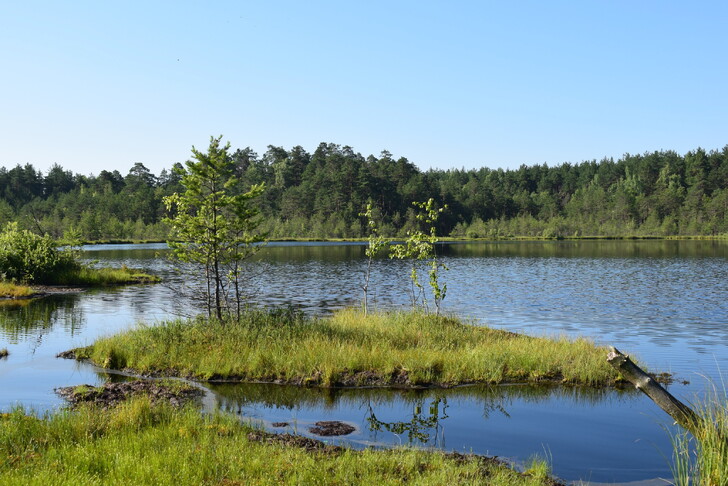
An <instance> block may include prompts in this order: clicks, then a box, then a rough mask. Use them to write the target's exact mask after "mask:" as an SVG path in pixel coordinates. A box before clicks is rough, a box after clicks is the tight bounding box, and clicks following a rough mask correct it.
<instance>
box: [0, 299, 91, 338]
mask: <svg viewBox="0 0 728 486" xmlns="http://www.w3.org/2000/svg"><path fill="white" fill-rule="evenodd" d="M78 299H79V296H78V295H75V294H70V295H51V296H48V297H43V298H39V299H28V300H4V301H0V337H3V338H5V339H7V341H8V342H10V343H18V342H20V341H34V344H33V346H32V352H33V353H34V352H35V349H37V348H38V347H39V346H40V345H41V344H42V342H43V338H44V336H45V335H46V334H47V333H49V332H50V331H51V330H52V329H53V327H54V326H56V325H59V326H62V327H63V329H64V330H65V331H66V332H67V333H68V334H69V335H71V336H73V335H74V334H75V333H76V331H78V330H79V329H80V328H81V327H82V326H83V323H84V321H85V319H84V313H83V310H82V309H81V308H80V307H78V306H76V304H77V302H78Z"/></svg>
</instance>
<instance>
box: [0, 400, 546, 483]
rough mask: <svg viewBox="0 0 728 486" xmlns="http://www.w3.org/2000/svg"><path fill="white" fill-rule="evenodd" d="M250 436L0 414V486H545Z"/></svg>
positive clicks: (110, 418)
mask: <svg viewBox="0 0 728 486" xmlns="http://www.w3.org/2000/svg"><path fill="white" fill-rule="evenodd" d="M259 436H260V434H259V433H256V432H255V430H254V429H253V428H251V427H250V426H248V425H245V424H243V423H241V422H240V420H239V418H236V417H234V416H230V415H220V414H218V415H202V414H200V413H199V412H198V411H197V410H194V409H192V408H186V409H183V410H175V409H172V408H171V407H169V406H164V405H159V406H152V405H151V404H150V402H149V400H148V399H147V398H141V399H135V400H132V401H130V402H128V403H125V404H122V405H120V406H119V407H117V408H115V409H111V410H106V411H104V410H100V409H97V408H91V407H82V408H81V409H79V410H78V411H75V412H70V411H61V412H56V413H53V414H50V415H45V416H44V417H40V418H38V417H36V416H33V415H26V414H25V413H24V411H23V410H22V409H16V410H14V411H12V412H10V413H4V414H0V477H1V478H2V484H3V486H6V485H29V484H30V485H34V484H37V485H47V484H54V485H66V484H68V485H71V484H72V485H74V486H76V485H86V484H104V485H106V484H141V485H147V484H150V485H151V484H153V485H175V486H179V485H187V484H222V485H238V484H240V485H242V484H246V485H263V484H266V485H267V484H271V485H273V484H276V485H277V484H297V485H298V484H352V485H353V484H378V485H388V484H392V485H394V484H402V483H405V482H406V483H408V484H420V485H430V484H431V485H441V484H449V485H450V484H490V485H494V486H499V485H541V484H549V483H548V480H547V479H545V478H544V477H542V476H541V474H538V475H533V476H526V475H521V474H518V473H516V472H514V471H513V470H511V469H509V468H508V467H506V466H504V465H502V464H496V463H494V462H491V461H479V460H477V459H476V458H473V457H467V456H458V457H453V456H448V455H446V454H444V453H441V452H432V451H422V450H412V449H394V450H373V449H367V450H364V451H353V450H346V449H339V450H309V451H306V450H305V449H303V448H301V447H298V446H295V445H290V444H286V443H281V442H276V441H271V442H268V441H260V440H254V439H255V438H256V437H259Z"/></svg>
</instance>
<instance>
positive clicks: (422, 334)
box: [74, 310, 619, 388]
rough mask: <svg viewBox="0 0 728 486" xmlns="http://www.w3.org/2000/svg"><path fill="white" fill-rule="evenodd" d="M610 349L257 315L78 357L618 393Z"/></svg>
mask: <svg viewBox="0 0 728 486" xmlns="http://www.w3.org/2000/svg"><path fill="white" fill-rule="evenodd" d="M606 353H607V351H606V349H605V348H599V347H597V346H595V345H594V344H593V343H592V342H590V341H588V340H586V339H576V340H570V339H567V338H555V339H547V338H537V337H529V336H525V335H518V334H514V333H510V332H507V331H501V330H495V329H490V328H487V327H481V326H475V325H470V324H467V323H464V322H463V321H461V320H459V319H456V318H452V317H436V316H434V315H426V314H423V313H419V312H392V313H379V314H369V315H368V316H364V315H363V313H362V312H360V311H356V310H346V311H341V312H338V313H336V314H334V315H333V316H331V317H327V318H310V317H303V316H301V315H298V314H294V313H285V312H264V311H249V312H247V313H246V314H244V316H243V317H242V318H241V320H240V321H239V322H228V323H221V322H216V321H208V320H204V319H196V320H190V321H183V320H176V321H167V322H164V323H161V324H159V325H155V326H151V327H145V326H141V327H137V328H134V329H132V330H129V331H126V332H123V333H121V334H117V335H115V336H111V337H107V338H102V339H99V340H97V341H96V342H95V343H94V344H92V345H91V346H88V347H85V348H78V349H76V350H74V355H75V357H76V358H77V359H88V360H90V361H92V362H94V363H96V364H97V365H99V366H102V367H105V368H114V369H126V370H129V371H133V372H135V373H138V374H142V375H167V376H184V377H188V378H192V379H196V380H202V381H230V382H271V383H281V384H295V385H305V386H321V387H361V386H367V387H375V386H391V387H402V388H408V387H428V386H430V387H431V386H437V387H451V386H458V385H464V384H476V383H488V384H499V383H544V382H556V383H563V384H574V385H588V386H610V385H614V384H615V383H617V382H618V380H619V377H618V375H617V373H616V372H615V371H614V370H613V369H612V368H611V367H610V366H609V365H608V364H607V363H606V360H605V359H604V356H606Z"/></svg>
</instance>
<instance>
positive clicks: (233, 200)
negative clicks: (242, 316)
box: [164, 136, 265, 319]
mask: <svg viewBox="0 0 728 486" xmlns="http://www.w3.org/2000/svg"><path fill="white" fill-rule="evenodd" d="M221 139H222V136H220V137H218V138H214V137H210V146H209V147H208V150H207V152H206V153H203V152H200V151H199V150H197V149H196V148H194V147H192V154H193V160H188V161H187V162H186V167H185V168H184V169H181V170H179V174H180V175H181V176H182V178H181V184H182V186H183V187H184V188H185V191H184V192H183V193H181V194H180V193H175V194H173V195H171V196H168V197H165V198H164V203H165V206H166V208H167V211H169V212H170V213H171V216H170V217H167V218H165V220H164V221H165V222H166V223H167V224H169V225H170V227H171V228H172V235H171V241H169V242H168V244H169V246H170V248H172V251H173V255H174V257H175V258H176V259H178V260H179V261H182V262H186V263H192V264H196V265H198V267H200V269H201V270H202V271H203V272H204V274H205V278H206V279H207V287H206V289H207V295H206V301H207V310H208V313H209V315H213V313H214V315H215V316H216V317H217V318H218V319H220V318H222V316H223V314H227V313H230V312H232V311H233V309H234V310H235V311H236V312H237V313H239V312H240V306H241V294H240V276H241V274H240V263H241V261H242V260H244V259H245V258H247V257H249V256H250V255H252V254H253V253H255V252H256V251H257V250H258V248H259V246H256V245H255V244H256V243H259V242H262V241H263V240H264V235H261V234H259V233H257V232H256V230H257V228H258V226H259V225H260V220H259V219H258V217H257V216H258V214H259V210H258V208H257V207H255V206H253V205H252V204H251V203H252V201H253V200H255V199H256V198H257V197H259V196H260V195H261V194H262V193H263V191H264V189H265V187H264V185H263V184H256V185H253V186H252V187H251V188H250V189H249V190H248V191H243V190H242V189H241V187H240V183H239V181H238V180H237V178H236V177H235V175H234V174H235V164H234V161H233V160H232V158H231V157H230V155H229V154H228V150H229V148H230V144H229V143H227V144H225V145H224V146H221Z"/></svg>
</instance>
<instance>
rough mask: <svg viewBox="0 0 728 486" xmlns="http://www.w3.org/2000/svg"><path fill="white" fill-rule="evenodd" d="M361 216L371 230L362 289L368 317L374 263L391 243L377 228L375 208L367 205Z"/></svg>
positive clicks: (365, 312)
mask: <svg viewBox="0 0 728 486" xmlns="http://www.w3.org/2000/svg"><path fill="white" fill-rule="evenodd" d="M359 216H362V217H364V218H366V221H367V228H368V229H369V239H368V245H367V248H366V250H364V254H365V255H366V256H367V268H366V272H365V274H364V285H363V286H362V289H363V290H364V315H367V312H368V310H369V294H368V291H369V278H370V276H371V270H372V263H373V261H374V259H375V258H376V257H377V256H378V255H379V254H380V253H382V252H383V251H384V250H385V249H386V247H387V245H388V244H389V243H388V242H387V240H386V239H385V238H384V237H383V236H382V235H381V234H379V227H378V226H377V222H376V219H375V217H374V208H373V207H372V204H371V203H367V208H366V210H365V211H364V212H363V213H360V214H359Z"/></svg>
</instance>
